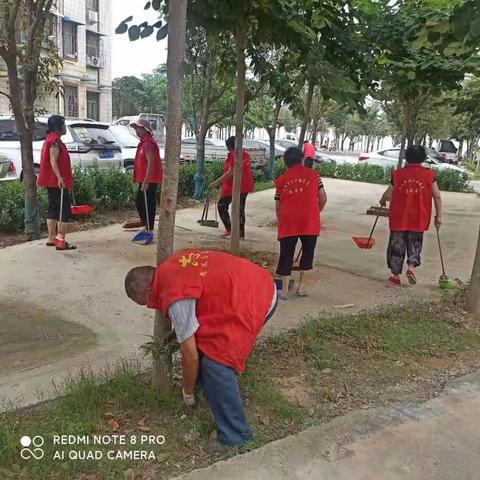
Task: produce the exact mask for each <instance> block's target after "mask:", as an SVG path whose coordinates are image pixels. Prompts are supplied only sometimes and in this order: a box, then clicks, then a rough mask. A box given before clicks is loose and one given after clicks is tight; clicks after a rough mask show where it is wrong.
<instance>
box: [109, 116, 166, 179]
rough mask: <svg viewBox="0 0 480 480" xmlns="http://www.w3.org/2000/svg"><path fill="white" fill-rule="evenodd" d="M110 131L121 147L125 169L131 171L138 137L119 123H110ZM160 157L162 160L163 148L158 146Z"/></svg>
mask: <svg viewBox="0 0 480 480" xmlns="http://www.w3.org/2000/svg"><path fill="white" fill-rule="evenodd" d="M110 131H111V132H112V134H113V136H114V137H115V139H116V140H117V143H118V144H119V145H120V146H121V147H122V159H123V166H124V168H125V171H126V172H133V163H134V161H135V155H136V153H137V147H138V144H139V142H140V140H139V138H138V137H136V136H135V135H133V134H132V133H130V130H129V129H128V128H127V127H121V126H120V125H111V126H110ZM160 158H161V159H162V160H164V158H165V152H164V150H163V148H160Z"/></svg>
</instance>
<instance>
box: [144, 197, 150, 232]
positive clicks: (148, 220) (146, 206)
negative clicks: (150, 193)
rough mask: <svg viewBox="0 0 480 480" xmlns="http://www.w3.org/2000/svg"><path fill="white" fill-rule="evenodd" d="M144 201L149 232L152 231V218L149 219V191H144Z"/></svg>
mask: <svg viewBox="0 0 480 480" xmlns="http://www.w3.org/2000/svg"><path fill="white" fill-rule="evenodd" d="M143 199H144V200H145V214H146V216H147V225H146V227H147V232H149V231H150V218H149V215H148V200H147V190H144V191H143Z"/></svg>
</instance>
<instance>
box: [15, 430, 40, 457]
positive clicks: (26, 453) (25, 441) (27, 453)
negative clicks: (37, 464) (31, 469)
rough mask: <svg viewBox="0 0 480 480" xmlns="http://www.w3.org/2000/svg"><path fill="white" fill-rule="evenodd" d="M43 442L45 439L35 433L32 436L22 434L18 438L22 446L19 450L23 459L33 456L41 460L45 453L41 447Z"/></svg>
mask: <svg viewBox="0 0 480 480" xmlns="http://www.w3.org/2000/svg"><path fill="white" fill-rule="evenodd" d="M44 444H45V439H44V438H43V437H41V436H40V435H36V436H35V437H33V438H31V437H29V436H28V435H24V436H23V437H22V438H21V439H20V445H21V446H22V447H23V448H22V449H21V450H20V456H21V457H22V458H23V459H24V460H30V459H31V458H34V459H35V460H41V459H42V458H43V457H44V455H45V452H44V450H43V448H42V447H43V445H44ZM30 447H32V448H30Z"/></svg>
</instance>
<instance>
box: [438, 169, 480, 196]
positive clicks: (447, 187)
mask: <svg viewBox="0 0 480 480" xmlns="http://www.w3.org/2000/svg"><path fill="white" fill-rule="evenodd" d="M435 173H436V174H437V183H438V187H439V188H440V190H443V191H445V192H471V191H472V187H471V185H470V178H469V176H468V174H467V173H464V172H459V171H457V170H453V169H445V170H436V169H435Z"/></svg>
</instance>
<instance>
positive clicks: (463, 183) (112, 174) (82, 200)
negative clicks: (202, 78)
mask: <svg viewBox="0 0 480 480" xmlns="http://www.w3.org/2000/svg"><path fill="white" fill-rule="evenodd" d="M317 168H318V170H319V171H320V173H321V175H322V176H323V177H330V178H338V179H343V180H353V181H358V182H368V183H377V184H387V183H388V181H389V180H390V177H391V169H384V168H383V167H380V166H377V165H361V164H349V163H345V164H338V165H336V164H333V163H322V164H321V165H320V166H317ZM284 170H285V166H284V164H283V161H280V160H279V161H277V162H276V164H275V171H274V175H275V177H278V176H279V175H281V174H282V173H283V172H284ZM222 173H223V162H220V161H214V162H208V163H207V164H206V167H205V175H206V182H207V184H208V183H210V182H211V181H212V180H214V179H215V178H218V177H220V176H221V175H222ZM74 178H75V197H76V201H77V203H78V204H89V205H93V206H95V208H96V209H97V210H98V211H107V210H119V209H123V208H133V207H134V206H135V195H136V190H137V187H136V186H135V185H133V184H132V180H131V176H130V174H128V173H124V172H121V171H118V170H108V171H106V170H89V171H81V170H80V169H78V168H75V169H74ZM254 178H255V183H256V184H257V185H258V187H259V188H258V190H261V189H265V188H268V187H269V186H270V185H271V183H270V181H269V179H268V178H267V175H266V171H264V170H256V171H255V172H254ZM437 181H438V185H439V187H440V189H441V190H443V191H449V192H471V191H472V189H471V187H470V183H469V177H468V175H467V174H466V173H461V172H457V171H455V170H442V171H437ZM194 188H195V164H194V163H188V164H184V165H181V167H180V178H179V184H178V194H179V196H184V197H191V196H193V192H194ZM39 201H40V216H41V218H42V219H45V218H46V211H47V200H46V195H45V190H44V189H39ZM23 215H24V211H23V184H22V183H20V182H16V181H11V182H10V181H9V182H0V231H4V232H14V231H21V230H23V228H24V219H23Z"/></svg>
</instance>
